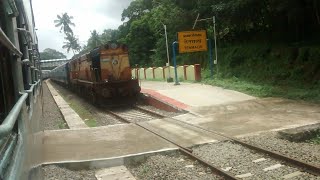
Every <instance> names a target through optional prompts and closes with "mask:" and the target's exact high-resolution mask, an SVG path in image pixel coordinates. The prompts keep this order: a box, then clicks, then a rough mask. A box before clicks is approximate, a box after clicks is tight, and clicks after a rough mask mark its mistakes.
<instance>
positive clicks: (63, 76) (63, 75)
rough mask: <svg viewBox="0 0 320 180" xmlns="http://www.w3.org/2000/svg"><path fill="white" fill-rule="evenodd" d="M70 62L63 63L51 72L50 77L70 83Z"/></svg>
mask: <svg viewBox="0 0 320 180" xmlns="http://www.w3.org/2000/svg"><path fill="white" fill-rule="evenodd" d="M69 72H70V71H69V64H68V63H65V64H63V65H60V66H58V67H56V68H54V69H53V70H51V72H50V75H49V76H50V78H51V79H52V80H54V81H57V82H60V83H62V84H65V85H69V83H70V81H69V79H70V78H69V74H70V73H69Z"/></svg>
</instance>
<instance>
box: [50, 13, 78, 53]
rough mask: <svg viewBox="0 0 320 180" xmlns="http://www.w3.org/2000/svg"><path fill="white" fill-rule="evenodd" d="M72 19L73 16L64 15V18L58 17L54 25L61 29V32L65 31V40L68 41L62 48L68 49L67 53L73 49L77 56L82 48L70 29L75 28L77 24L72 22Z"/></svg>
mask: <svg viewBox="0 0 320 180" xmlns="http://www.w3.org/2000/svg"><path fill="white" fill-rule="evenodd" d="M72 19H73V16H69V15H68V13H63V14H62V16H60V15H57V19H56V20H54V23H55V26H56V27H61V28H60V32H61V31H62V30H63V32H64V34H65V35H66V37H65V38H64V39H65V40H66V41H65V42H64V45H63V46H62V48H63V49H67V52H69V51H70V50H71V49H72V52H73V54H75V52H79V51H80V50H81V46H80V44H79V40H78V38H76V37H75V35H74V34H73V31H72V29H71V27H70V25H71V26H75V24H74V23H73V22H72V21H71V20H72Z"/></svg>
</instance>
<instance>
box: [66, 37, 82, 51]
mask: <svg viewBox="0 0 320 180" xmlns="http://www.w3.org/2000/svg"><path fill="white" fill-rule="evenodd" d="M64 39H65V40H66V41H65V42H63V43H64V45H63V46H62V48H63V49H67V52H69V51H70V49H71V50H72V52H73V54H75V52H79V51H80V50H81V46H80V45H79V43H78V38H76V37H74V35H71V34H67V37H65V38H64Z"/></svg>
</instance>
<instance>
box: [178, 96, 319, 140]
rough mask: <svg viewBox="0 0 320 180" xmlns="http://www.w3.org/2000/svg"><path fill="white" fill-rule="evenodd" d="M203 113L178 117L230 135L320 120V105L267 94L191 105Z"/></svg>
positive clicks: (314, 122) (247, 133)
mask: <svg viewBox="0 0 320 180" xmlns="http://www.w3.org/2000/svg"><path fill="white" fill-rule="evenodd" d="M192 111H193V112H195V113H198V114H201V115H202V117H194V116H193V115H190V114H189V115H188V114H187V115H181V116H178V117H175V118H176V119H179V120H182V121H184V122H187V123H191V124H195V125H198V126H201V127H203V128H207V129H211V130H215V131H219V132H221V133H225V134H228V135H231V136H244V135H250V134H257V133H260V132H265V131H277V130H282V129H288V128H295V127H299V126H304V125H308V124H316V123H319V122H320V106H319V105H317V104H309V103H305V102H297V101H292V100H285V99H276V98H265V99H255V100H248V101H243V102H237V103H231V104H223V105H217V106H206V107H197V108H192Z"/></svg>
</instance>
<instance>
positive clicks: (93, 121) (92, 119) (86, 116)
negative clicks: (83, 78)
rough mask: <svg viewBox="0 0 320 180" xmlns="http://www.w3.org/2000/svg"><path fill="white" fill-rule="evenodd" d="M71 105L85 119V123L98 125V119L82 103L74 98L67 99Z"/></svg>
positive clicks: (91, 125)
mask: <svg viewBox="0 0 320 180" xmlns="http://www.w3.org/2000/svg"><path fill="white" fill-rule="evenodd" d="M67 102H68V103H69V106H70V107H71V108H72V109H73V110H74V111H75V112H76V113H77V114H78V115H79V116H80V117H81V119H83V120H84V122H85V124H86V125H87V126H89V127H96V126H97V121H96V119H95V117H94V116H93V115H92V114H91V113H90V112H89V111H88V110H87V109H86V108H85V107H84V106H82V105H81V104H79V103H77V102H75V101H74V100H69V101H68V100H67Z"/></svg>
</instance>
